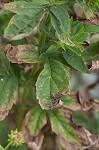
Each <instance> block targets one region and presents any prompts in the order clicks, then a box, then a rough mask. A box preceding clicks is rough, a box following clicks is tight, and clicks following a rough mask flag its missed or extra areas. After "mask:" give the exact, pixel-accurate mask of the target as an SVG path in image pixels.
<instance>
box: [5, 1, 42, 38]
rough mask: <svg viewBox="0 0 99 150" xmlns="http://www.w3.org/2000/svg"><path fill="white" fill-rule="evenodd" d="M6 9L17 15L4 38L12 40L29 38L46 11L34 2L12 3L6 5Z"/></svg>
mask: <svg viewBox="0 0 99 150" xmlns="http://www.w3.org/2000/svg"><path fill="white" fill-rule="evenodd" d="M4 9H5V10H8V11H11V12H13V13H16V15H14V16H13V17H12V18H11V20H10V22H9V24H8V26H7V28H6V29H5V32H4V36H5V37H6V38H8V39H10V40H18V39H22V38H24V37H26V36H29V35H30V34H31V33H32V31H33V29H34V27H35V26H36V22H37V20H38V17H40V16H41V14H42V13H43V12H44V10H45V9H44V7H43V6H42V5H39V4H35V3H32V2H12V3H8V4H5V5H4Z"/></svg>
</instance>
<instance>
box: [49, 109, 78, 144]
mask: <svg viewBox="0 0 99 150" xmlns="http://www.w3.org/2000/svg"><path fill="white" fill-rule="evenodd" d="M48 116H49V118H50V121H51V127H52V130H53V132H55V133H56V134H57V135H59V136H60V137H62V138H64V139H65V140H66V141H67V140H68V141H75V142H77V143H79V142H78V139H77V137H76V135H75V133H74V131H73V128H72V127H71V126H70V125H69V123H68V122H67V121H66V118H65V117H64V115H63V113H62V112H61V111H60V110H51V111H48Z"/></svg>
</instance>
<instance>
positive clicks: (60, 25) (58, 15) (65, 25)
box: [50, 6, 70, 43]
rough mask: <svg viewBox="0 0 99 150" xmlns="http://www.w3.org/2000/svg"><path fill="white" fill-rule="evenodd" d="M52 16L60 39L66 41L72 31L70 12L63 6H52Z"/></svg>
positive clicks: (52, 21) (53, 24)
mask: <svg viewBox="0 0 99 150" xmlns="http://www.w3.org/2000/svg"><path fill="white" fill-rule="evenodd" d="M50 17H51V23H52V26H53V27H54V29H55V30H56V33H57V35H58V37H59V39H60V40H61V41H62V42H63V43H65V42H66V40H67V39H66V38H67V37H68V35H69V32H70V22H69V15H68V12H67V11H66V9H64V8H63V7H61V6H51V7H50Z"/></svg>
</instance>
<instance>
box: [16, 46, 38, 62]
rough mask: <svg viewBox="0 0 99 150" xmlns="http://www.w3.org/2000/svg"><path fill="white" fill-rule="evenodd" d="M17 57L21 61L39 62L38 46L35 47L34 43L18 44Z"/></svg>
mask: <svg viewBox="0 0 99 150" xmlns="http://www.w3.org/2000/svg"><path fill="white" fill-rule="evenodd" d="M15 58H16V59H17V60H18V61H19V62H24V63H37V62H38V58H39V53H38V50H37V49H36V47H33V45H29V44H25V45H18V51H17V54H16V57H15Z"/></svg>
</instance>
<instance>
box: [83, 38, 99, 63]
mask: <svg viewBox="0 0 99 150" xmlns="http://www.w3.org/2000/svg"><path fill="white" fill-rule="evenodd" d="M82 57H83V58H84V60H86V61H92V60H99V41H98V42H95V43H93V44H91V45H90V47H89V48H88V49H87V50H86V51H83V52H82Z"/></svg>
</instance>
